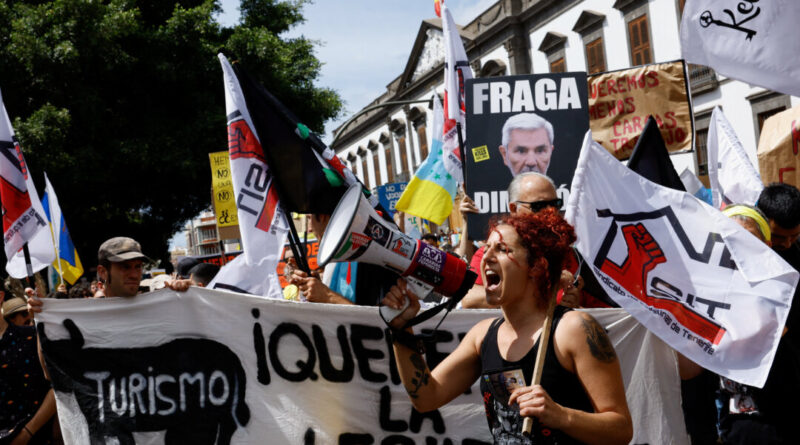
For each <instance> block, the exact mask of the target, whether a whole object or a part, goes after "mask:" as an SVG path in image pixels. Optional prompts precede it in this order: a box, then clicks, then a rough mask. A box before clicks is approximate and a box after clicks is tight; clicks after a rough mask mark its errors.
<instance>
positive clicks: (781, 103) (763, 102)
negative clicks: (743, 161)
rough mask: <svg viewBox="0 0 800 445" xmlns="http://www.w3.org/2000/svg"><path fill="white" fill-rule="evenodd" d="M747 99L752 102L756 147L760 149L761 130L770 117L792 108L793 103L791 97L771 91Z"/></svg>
mask: <svg viewBox="0 0 800 445" xmlns="http://www.w3.org/2000/svg"><path fill="white" fill-rule="evenodd" d="M747 99H748V100H749V101H750V108H752V109H753V128H754V130H755V131H754V133H755V135H756V147H758V139H759V138H760V137H761V128H763V127H764V122H765V121H766V120H767V119H768V118H769V117H771V116H773V115H775V114H778V113H780V112H781V111H784V110H787V109H789V108H791V101H790V99H789V96H787V95H785V94H779V93H774V92H771V91H768V92H766V93H760V94H757V95H754V96H750V97H748V98H747Z"/></svg>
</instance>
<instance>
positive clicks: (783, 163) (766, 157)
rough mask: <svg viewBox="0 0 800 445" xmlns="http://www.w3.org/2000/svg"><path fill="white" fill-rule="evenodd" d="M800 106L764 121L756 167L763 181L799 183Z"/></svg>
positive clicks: (799, 184) (766, 182)
mask: <svg viewBox="0 0 800 445" xmlns="http://www.w3.org/2000/svg"><path fill="white" fill-rule="evenodd" d="M798 152H800V106H797V107H794V108H792V109H790V110H786V111H784V112H782V113H778V114H776V115H774V116H772V117H770V118H769V119H767V120H766V122H764V126H763V127H762V128H761V138H760V139H759V140H758V169H759V173H761V179H762V180H763V181H764V184H770V183H772V182H783V183H786V184H791V185H793V186H795V187H798V186H800V156H798Z"/></svg>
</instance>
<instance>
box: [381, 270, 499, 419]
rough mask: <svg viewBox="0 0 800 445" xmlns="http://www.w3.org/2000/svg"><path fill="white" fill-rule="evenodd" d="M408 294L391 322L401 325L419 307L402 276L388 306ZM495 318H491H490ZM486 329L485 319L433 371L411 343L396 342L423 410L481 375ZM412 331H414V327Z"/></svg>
mask: <svg viewBox="0 0 800 445" xmlns="http://www.w3.org/2000/svg"><path fill="white" fill-rule="evenodd" d="M406 297H408V299H409V305H408V307H407V308H406V309H405V310H404V311H403V312H402V313H401V314H400V315H399V316H398V317H396V318H395V319H393V320H392V322H391V326H392V327H393V328H394V329H399V328H401V327H402V326H403V325H404V324H405V323H406V322H407V321H408V320H410V319H412V318H414V317H415V316H416V314H417V312H418V311H419V308H420V305H419V298H418V297H417V296H416V295H414V293H412V292H410V291H409V290H408V289H407V287H406V282H405V281H404V280H402V279H401V280H398V284H397V286H393V287H392V289H391V290H390V291H389V293H388V294H387V295H386V298H384V300H383V304H384V305H385V306H389V307H391V308H395V309H399V308H400V307H402V304H403V301H404V300H405V298H406ZM490 321H491V320H487V322H490ZM481 330H482V332H484V333H485V332H486V324H485V323H483V322H481V323H479V324H478V325H476V326H475V327H473V328H472V329H471V330H470V331H469V332H468V333H467V335H466V336H465V337H464V339H463V340H462V341H461V343H460V344H459V345H458V347H457V348H456V350H455V351H453V352H452V353H450V355H448V356H447V357H446V358H445V359H444V360H443V361H442V362H441V363H439V365H438V366H436V368H434V370H433V371H431V370H430V369H428V365H427V364H426V363H425V359H424V358H423V357H422V355H421V354H420V353H419V351H416V350H414V349H412V348H411V347H409V346H406V345H403V344H400V343H399V342H398V341H397V339H395V342H394V356H395V360H396V362H397V370H398V372H399V374H400V378H401V379H402V381H403V386H405V388H406V392H408V396H409V398H410V399H411V404H412V405H414V408H416V409H417V411H420V412H427V411H432V410H435V409H437V408H439V407H440V406H442V405H444V404H446V403H448V402H450V401H451V400H453V399H454V398H456V397H458V395H459V394H461V393H463V392H464V391H466V390H467V389H468V388H469V387H470V386H471V385H472V384H473V383H474V382H475V380H476V379H477V378H478V377H479V376H480V355H479V352H478V351H479V349H478V348H479V346H478V345H479V341H478V339H477V337H478V335H479V334H478V332H480V331H481ZM406 332H408V333H413V332H412V330H411V328H409V329H407V331H406Z"/></svg>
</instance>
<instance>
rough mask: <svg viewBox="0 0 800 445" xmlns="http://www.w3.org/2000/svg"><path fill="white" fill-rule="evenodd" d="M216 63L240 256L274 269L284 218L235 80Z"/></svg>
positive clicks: (225, 64) (227, 68)
mask: <svg viewBox="0 0 800 445" xmlns="http://www.w3.org/2000/svg"><path fill="white" fill-rule="evenodd" d="M219 60H220V63H221V64H222V71H223V73H224V79H225V107H226V110H227V111H226V113H227V116H228V153H229V154H230V159H231V175H232V178H233V192H234V195H235V196H236V207H237V210H238V217H239V231H240V233H241V236H242V248H243V250H244V255H242V256H243V257H244V258H245V260H244V261H245V263H246V264H248V265H251V266H252V265H257V264H259V263H261V262H262V260H264V259H268V260H270V261H272V262H273V266H272V269H273V270H274V268H275V266H276V265H277V263H278V255H279V254H280V251H281V248H282V247H283V242H284V239H285V238H286V232H287V230H288V228H287V226H286V218H285V216H284V215H283V212H282V211H281V208H280V206H279V205H278V193H277V190H276V189H275V187H274V181H273V176H272V172H271V171H270V169H269V167H268V166H267V163H266V159H265V157H264V150H263V148H262V146H261V142H260V139H259V137H258V134H257V133H256V131H255V128H254V127H253V123H252V120H251V118H250V112H249V111H248V109H247V105H246V103H245V99H244V96H243V95H242V89H241V87H240V85H239V80H238V78H237V77H236V74H235V73H234V72H233V69H232V68H231V66H230V64H229V63H228V60H227V59H226V58H225V56H223V55H222V54H220V55H219Z"/></svg>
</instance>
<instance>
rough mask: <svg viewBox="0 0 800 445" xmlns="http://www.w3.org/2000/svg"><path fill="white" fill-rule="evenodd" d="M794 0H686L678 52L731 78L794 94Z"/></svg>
mask: <svg viewBox="0 0 800 445" xmlns="http://www.w3.org/2000/svg"><path fill="white" fill-rule="evenodd" d="M798 17H800V2H798V1H796V0H772V1H769V2H759V1H758V0H687V1H686V5H685V6H684V8H683V18H682V19H681V53H682V55H683V58H684V59H685V60H686V61H687V62H690V63H697V64H700V65H706V66H710V67H711V68H714V69H715V70H717V71H718V72H719V73H720V74H723V75H725V76H728V77H732V78H734V79H739V80H742V81H745V82H747V83H750V84H753V85H759V86H762V87H764V88H769V89H771V90H775V91H780V92H782V93H788V94H791V95H793V96H800V82H798V81H797V79H800V59H798V57H797V42H800V27H799V26H797V19H798Z"/></svg>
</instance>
